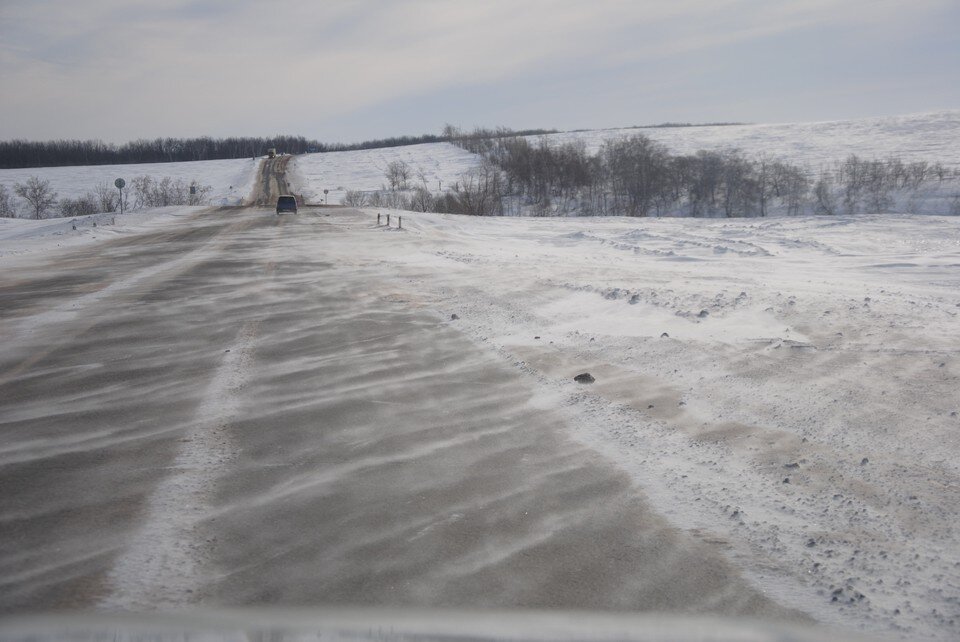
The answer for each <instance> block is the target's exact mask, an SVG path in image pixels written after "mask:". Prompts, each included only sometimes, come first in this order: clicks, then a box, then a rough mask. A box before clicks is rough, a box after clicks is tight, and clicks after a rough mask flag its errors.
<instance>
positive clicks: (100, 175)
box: [0, 158, 260, 205]
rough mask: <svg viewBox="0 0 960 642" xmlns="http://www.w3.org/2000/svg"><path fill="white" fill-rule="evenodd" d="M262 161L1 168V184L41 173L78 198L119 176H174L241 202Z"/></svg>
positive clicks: (225, 201)
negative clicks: (195, 182) (206, 186)
mask: <svg viewBox="0 0 960 642" xmlns="http://www.w3.org/2000/svg"><path fill="white" fill-rule="evenodd" d="M259 162H260V159H259V158H258V159H257V160H253V159H250V158H240V159H229V160H212V161H192V162H184V163H143V164H134V165H84V166H76V167H39V168H38V167H28V168H24V169H0V185H4V186H6V188H7V189H8V190H9V191H10V192H11V193H12V192H13V186H14V184H15V183H23V182H24V181H26V180H27V179H28V178H30V177H31V176H37V177H39V178H41V179H44V180H48V181H50V187H52V188H53V189H54V191H56V192H57V196H58V197H59V198H77V197H79V196H82V195H84V194H86V193H87V192H92V191H93V190H94V188H95V187H96V186H97V185H98V184H100V183H106V184H107V185H109V186H111V187H112V186H113V181H115V180H116V179H118V178H122V179H124V180H125V181H127V183H128V184H129V183H130V179H132V178H134V177H135V176H150V177H152V178H154V179H156V180H162V179H164V178H166V177H170V178H171V179H173V180H177V179H180V180H182V181H183V182H185V183H189V182H191V181H197V182H198V183H199V184H200V185H209V186H211V187H212V188H213V189H212V190H211V191H210V194H209V196H208V201H209V202H210V203H211V204H213V205H237V204H239V203H240V202H241V201H242V200H243V199H245V198H246V197H248V196H249V195H250V192H251V191H252V190H253V183H254V181H255V180H256V176H257V167H258V164H259Z"/></svg>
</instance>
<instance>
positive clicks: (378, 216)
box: [377, 212, 380, 227]
mask: <svg viewBox="0 0 960 642" xmlns="http://www.w3.org/2000/svg"><path fill="white" fill-rule="evenodd" d="M377 227H380V212H377Z"/></svg>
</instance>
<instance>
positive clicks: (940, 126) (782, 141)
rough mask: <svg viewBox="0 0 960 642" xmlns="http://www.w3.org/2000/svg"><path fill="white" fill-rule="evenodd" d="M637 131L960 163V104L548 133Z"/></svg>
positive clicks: (818, 157)
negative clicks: (818, 117)
mask: <svg viewBox="0 0 960 642" xmlns="http://www.w3.org/2000/svg"><path fill="white" fill-rule="evenodd" d="M632 134H643V135H644V136H647V137H649V138H651V139H653V140H655V141H658V142H660V143H663V144H664V145H666V146H667V148H669V149H670V150H671V151H673V152H675V153H678V154H690V153H693V152H696V151H698V150H701V149H706V150H718V149H725V148H738V149H740V150H742V151H743V152H744V153H746V154H747V155H748V156H756V155H759V154H767V155H769V156H772V157H775V158H779V159H783V160H786V161H789V162H791V163H794V164H796V165H805V166H808V167H810V168H811V169H818V168H819V167H820V166H821V165H823V164H828V163H831V162H833V161H835V160H843V159H844V158H846V157H847V156H849V155H850V154H857V155H858V156H862V157H864V158H867V159H874V158H880V159H882V158H887V157H890V156H896V157H899V158H901V159H902V160H903V161H920V160H925V161H929V162H932V163H935V162H940V163H943V164H944V165H949V166H950V167H960V110H951V111H940V112H932V113H925V114H913V115H906V116H888V117H882V118H862V119H857V120H834V121H827V122H818V123H786V124H771V125H725V126H712V127H647V128H639V129H629V128H628V129H601V130H593V131H585V132H569V133H562V134H552V135H550V136H547V139H548V140H551V141H557V142H564V141H572V140H582V141H584V142H585V143H586V144H587V149H588V150H590V151H592V152H596V151H597V150H598V149H599V148H600V145H602V144H603V141H605V140H609V139H611V138H618V137H622V136H629V135H632Z"/></svg>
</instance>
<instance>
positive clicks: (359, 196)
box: [340, 189, 370, 207]
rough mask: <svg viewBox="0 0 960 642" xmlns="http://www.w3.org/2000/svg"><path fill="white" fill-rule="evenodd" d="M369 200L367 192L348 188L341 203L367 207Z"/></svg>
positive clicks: (348, 205) (349, 205)
mask: <svg viewBox="0 0 960 642" xmlns="http://www.w3.org/2000/svg"><path fill="white" fill-rule="evenodd" d="M369 200H370V199H369V198H368V196H367V193H366V192H362V191H360V190H354V189H348V190H347V193H346V194H344V195H343V199H342V200H341V201H340V204H341V205H346V206H347V207H366V206H367V203H368V202H369Z"/></svg>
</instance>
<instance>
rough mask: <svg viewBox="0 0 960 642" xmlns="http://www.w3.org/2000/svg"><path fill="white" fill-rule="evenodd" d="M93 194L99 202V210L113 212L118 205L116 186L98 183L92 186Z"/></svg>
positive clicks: (118, 195) (118, 196) (118, 197)
mask: <svg viewBox="0 0 960 642" xmlns="http://www.w3.org/2000/svg"><path fill="white" fill-rule="evenodd" d="M93 195H94V196H95V197H96V199H97V203H98V204H99V208H100V209H99V211H101V212H113V211H116V209H117V207H119V205H120V194H119V191H118V190H117V188H115V187H111V186H109V185H107V184H106V183H100V184H98V185H97V186H96V187H94V188H93Z"/></svg>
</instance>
